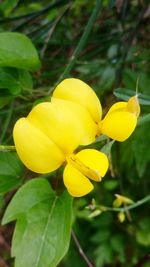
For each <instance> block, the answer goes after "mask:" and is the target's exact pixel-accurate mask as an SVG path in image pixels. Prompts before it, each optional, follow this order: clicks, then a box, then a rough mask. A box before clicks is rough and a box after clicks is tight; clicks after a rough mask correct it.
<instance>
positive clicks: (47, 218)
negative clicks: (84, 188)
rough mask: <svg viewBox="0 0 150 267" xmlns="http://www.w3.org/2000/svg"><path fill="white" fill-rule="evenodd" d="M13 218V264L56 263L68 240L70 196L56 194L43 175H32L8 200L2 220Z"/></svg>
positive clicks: (41, 265) (40, 265)
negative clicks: (35, 176) (32, 178)
mask: <svg viewBox="0 0 150 267" xmlns="http://www.w3.org/2000/svg"><path fill="white" fill-rule="evenodd" d="M13 220H17V223H16V229H15V232H14V237H13V244H12V256H13V257H15V258H16V260H15V266H16V267H25V266H29V267H30V266H31V267H32V266H35V267H45V266H47V267H55V266H57V264H58V262H59V261H60V260H61V258H62V257H63V256H64V254H65V253H66V252H67V250H68V246H69V240H70V230H71V221H72V198H71V197H70V196H69V195H68V193H67V192H64V193H63V195H62V196H60V197H58V196H56V194H55V193H54V192H53V191H52V189H51V188H50V185H49V183H48V182H47V181H46V180H45V179H34V180H32V181H30V182H28V183H26V184H25V185H24V186H23V187H22V188H21V189H20V190H19V191H18V192H17V193H16V195H15V196H14V198H13V199H12V201H11V203H10V204H9V206H8V208H7V210H6V213H5V216H4V218H3V223H8V222H10V221H13ZM31 248H32V249H31Z"/></svg>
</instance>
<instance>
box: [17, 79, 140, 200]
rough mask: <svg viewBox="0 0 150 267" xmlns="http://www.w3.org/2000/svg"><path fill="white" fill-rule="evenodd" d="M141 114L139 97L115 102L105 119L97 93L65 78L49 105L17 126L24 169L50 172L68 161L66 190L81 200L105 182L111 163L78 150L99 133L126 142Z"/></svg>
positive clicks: (42, 105)
mask: <svg viewBox="0 0 150 267" xmlns="http://www.w3.org/2000/svg"><path fill="white" fill-rule="evenodd" d="M139 112H140V107H139V104H138V99H137V97H136V96H135V97H132V98H130V99H129V101H128V102H118V103H116V104H114V105H113V106H112V107H111V108H110V110H109V111H108V113H107V114H106V116H105V117H104V119H103V120H102V108H101V104H100V101H99V99H98V97H97V96H96V94H95V92H94V91H93V90H92V89H91V88H90V87H89V86H88V85H87V84H86V83H84V82H83V81H81V80H79V79H74V78H69V79H65V80H63V81H62V82H61V83H60V84H59V85H58V86H57V87H56V88H55V90H54V92H53V96H52V98H51V101H50V102H43V103H40V104H38V105H37V106H35V107H34V108H33V109H32V110H31V112H30V113H29V115H28V116H27V117H26V118H21V119H19V120H18V121H17V122H16V124H15V126H14V131H13V136H14V142H15V147H16V150H17V153H18V155H19V157H20V158H21V160H22V161H23V163H24V164H25V166H26V167H27V168H29V169H30V170H32V171H34V172H37V173H49V172H52V171H54V170H56V169H58V168H59V167H60V166H61V165H62V164H64V163H65V168H64V173H63V180H64V184H65V186H66V188H67V190H68V192H69V193H70V194H71V195H72V196H75V197H79V196H83V195H85V194H87V193H89V192H90V191H91V190H92V189H93V185H92V183H91V181H90V180H94V181H101V179H102V177H103V176H105V174H106V172H107V169H108V159H107V156H106V155H105V154H104V153H102V152H99V151H97V150H95V149H83V150H81V151H80V152H78V153H75V152H74V151H75V150H76V149H77V148H78V146H80V145H88V144H91V143H92V142H93V141H94V140H95V138H96V137H97V136H99V135H100V134H105V135H107V136H108V137H110V138H112V139H114V140H118V141H125V140H126V139H127V138H128V137H129V136H130V135H131V134H132V132H133V131H134V129H135V127H136V123H137V118H138V116H139Z"/></svg>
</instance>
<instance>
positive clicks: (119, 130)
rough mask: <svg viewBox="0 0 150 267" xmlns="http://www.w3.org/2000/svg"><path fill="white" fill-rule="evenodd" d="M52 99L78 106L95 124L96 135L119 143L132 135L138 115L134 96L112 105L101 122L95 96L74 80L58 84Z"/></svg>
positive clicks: (98, 102) (81, 83) (100, 113)
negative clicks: (87, 113)
mask: <svg viewBox="0 0 150 267" xmlns="http://www.w3.org/2000/svg"><path fill="white" fill-rule="evenodd" d="M53 97H54V98H57V99H58V98H59V99H63V100H69V101H71V102H73V103H78V104H80V105H81V106H82V107H84V108H85V109H86V110H87V111H88V112H89V113H90V115H91V117H92V119H93V121H94V123H95V124H96V128H97V132H96V135H100V134H104V135H107V136H108V137H110V138H112V139H114V140H117V141H120V142H123V141H125V140H126V139H127V138H128V137H129V136H130V135H131V134H132V132H133V131H134V129H135V127H136V124H137V118H138V116H139V113H140V106H139V103H138V98H137V96H134V97H131V98H130V99H129V101H128V102H118V103H116V104H114V105H113V106H112V107H111V108H110V110H109V111H108V113H107V114H106V116H105V117H104V119H103V120H101V117H102V108H101V104H100V101H99V99H98V98H97V96H96V94H95V93H94V91H93V90H92V89H91V88H90V87H89V86H88V85H87V84H86V83H84V82H82V81H81V80H79V79H74V78H69V79H65V80H63V81H62V82H61V83H60V84H58V86H57V87H56V88H55V90H54V93H53Z"/></svg>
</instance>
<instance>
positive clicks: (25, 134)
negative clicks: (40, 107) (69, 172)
mask: <svg viewBox="0 0 150 267" xmlns="http://www.w3.org/2000/svg"><path fill="white" fill-rule="evenodd" d="M13 137H14V142H15V147H16V150H17V153H18V155H19V157H20V158H21V160H22V162H23V163H24V165H25V166H26V167H27V168H28V169H30V170H32V171H34V172H37V173H48V172H51V171H54V170H56V169H57V168H58V167H59V166H60V165H61V164H62V162H63V161H64V160H65V157H64V155H63V154H62V152H61V151H60V149H59V148H58V147H57V146H56V145H55V144H54V143H53V142H52V141H51V140H50V139H49V138H48V137H47V136H46V135H45V134H44V133H43V132H41V131H40V130H39V129H37V128H36V127H34V126H33V125H32V124H31V123H30V122H29V121H28V119H26V118H21V119H19V120H18V121H17V122H16V124H15V127H14V130H13Z"/></svg>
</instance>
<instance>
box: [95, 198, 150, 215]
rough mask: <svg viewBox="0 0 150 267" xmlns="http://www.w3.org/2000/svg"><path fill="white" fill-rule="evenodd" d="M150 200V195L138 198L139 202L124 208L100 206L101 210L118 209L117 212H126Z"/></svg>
mask: <svg viewBox="0 0 150 267" xmlns="http://www.w3.org/2000/svg"><path fill="white" fill-rule="evenodd" d="M148 201H150V195H148V196H146V197H144V198H142V199H140V200H138V201H137V202H135V203H133V204H132V205H129V206H125V207H122V208H113V207H107V206H98V207H99V208H100V209H101V210H102V209H103V210H104V211H116V212H126V211H128V210H132V209H135V208H137V207H139V206H141V205H143V204H145V203H146V202H148Z"/></svg>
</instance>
